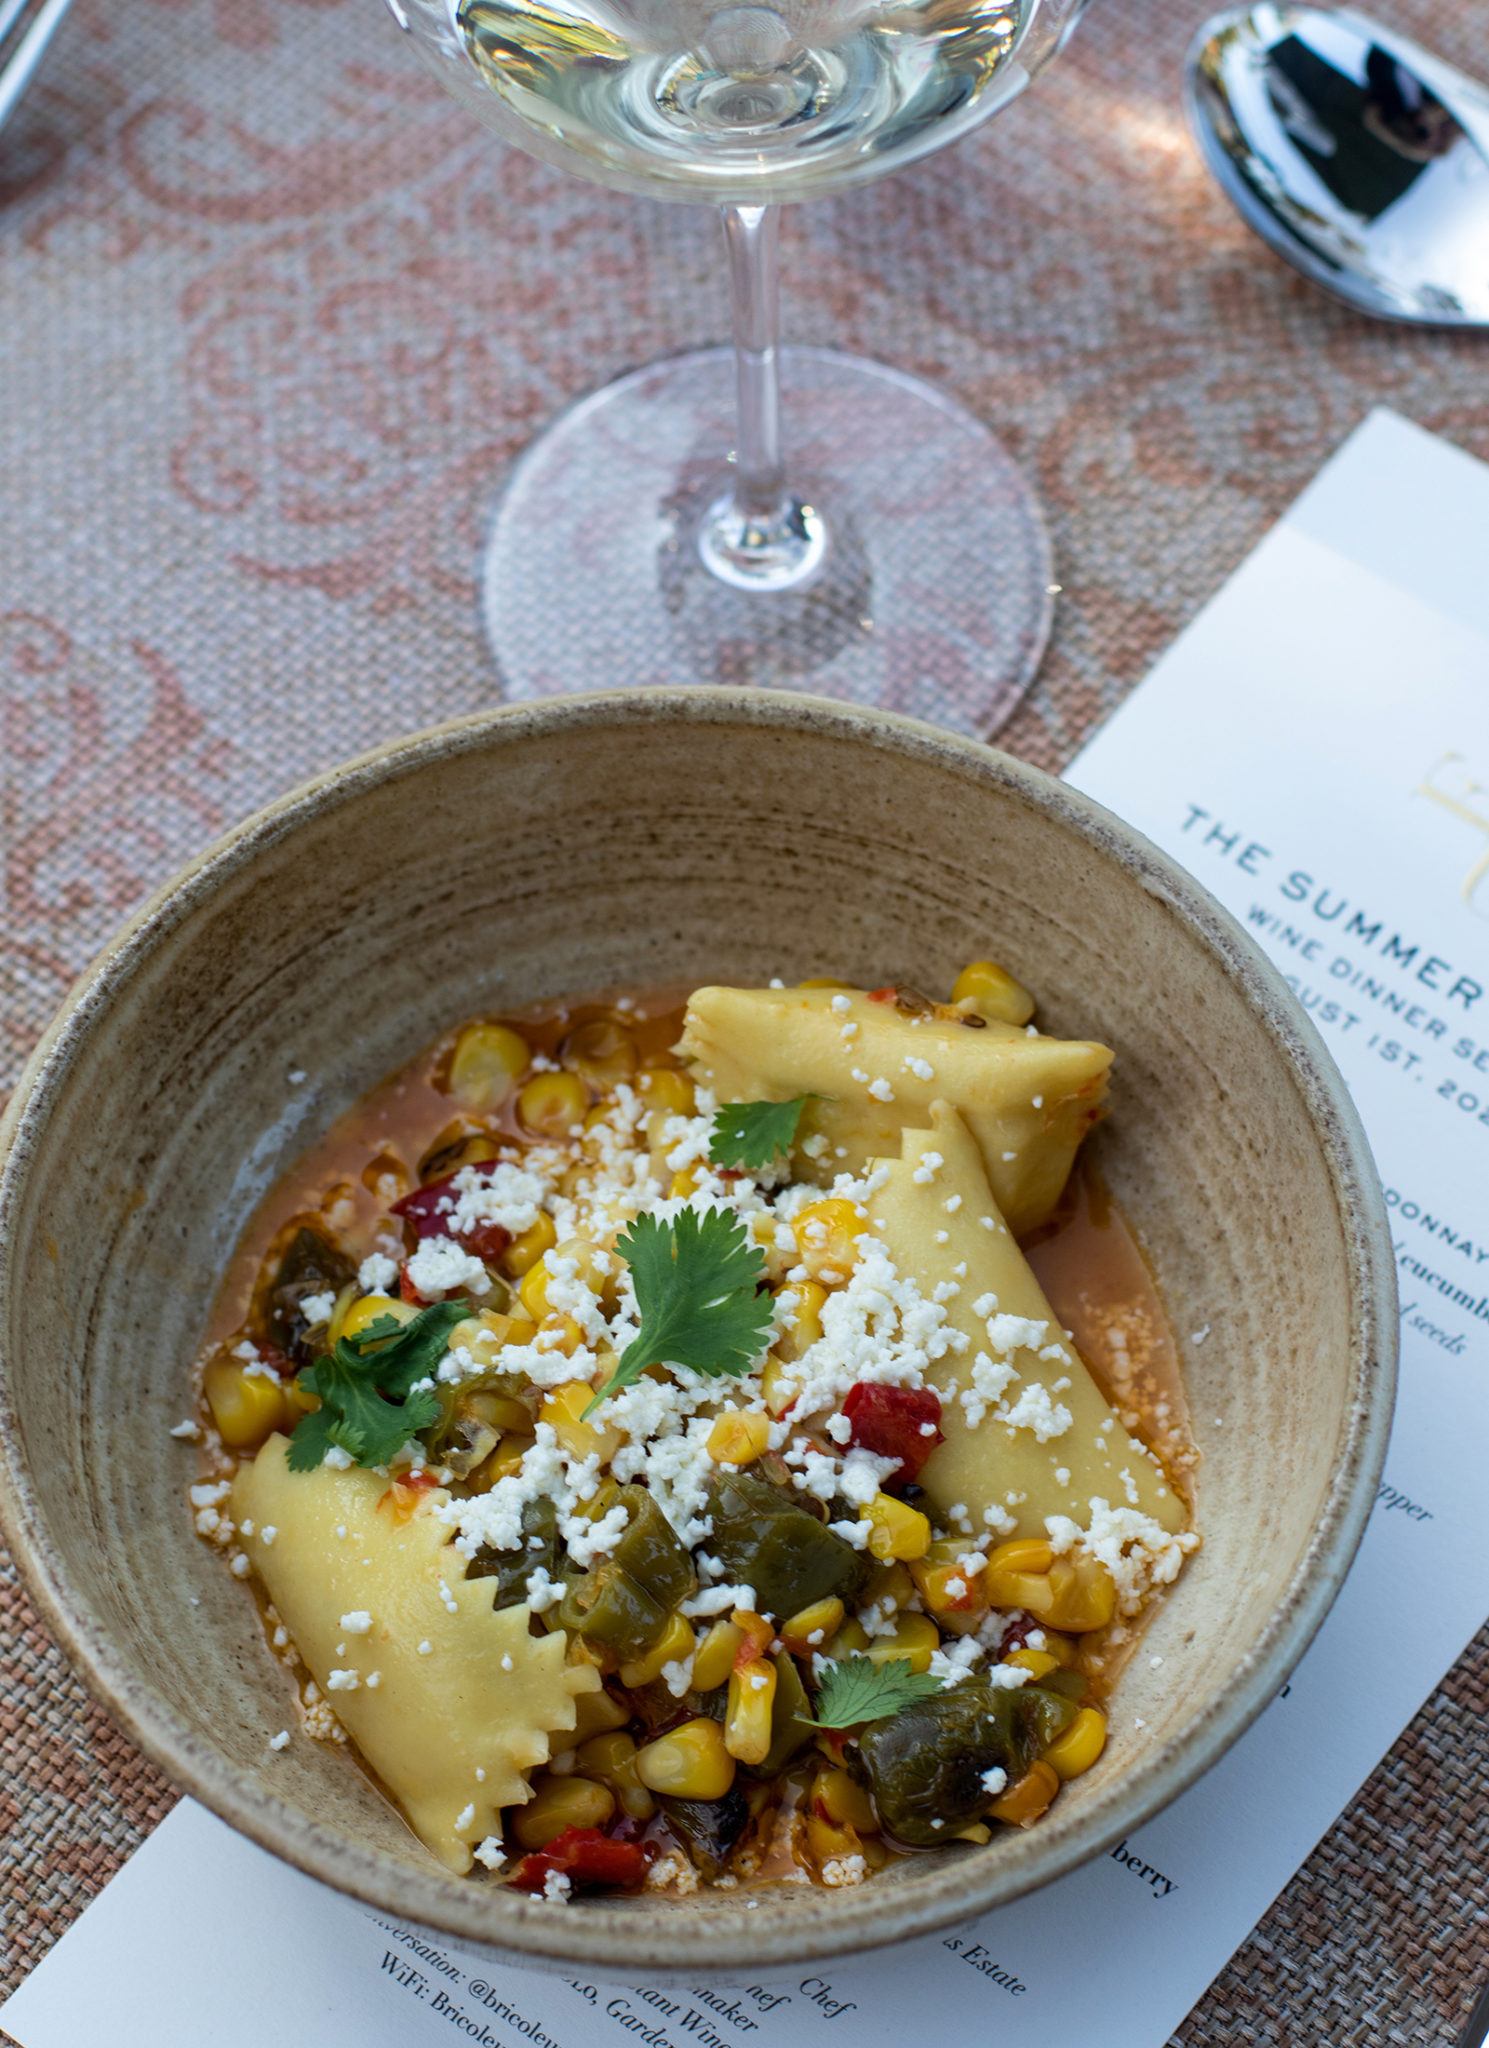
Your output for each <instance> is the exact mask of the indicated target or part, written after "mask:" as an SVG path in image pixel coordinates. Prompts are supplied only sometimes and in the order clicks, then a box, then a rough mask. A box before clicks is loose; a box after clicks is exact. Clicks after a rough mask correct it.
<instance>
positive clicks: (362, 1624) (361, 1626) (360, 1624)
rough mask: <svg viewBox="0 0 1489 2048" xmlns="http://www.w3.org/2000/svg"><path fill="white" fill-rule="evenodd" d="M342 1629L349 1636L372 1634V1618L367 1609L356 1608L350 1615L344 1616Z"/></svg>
mask: <svg viewBox="0 0 1489 2048" xmlns="http://www.w3.org/2000/svg"><path fill="white" fill-rule="evenodd" d="M341 1627H342V1630H343V1631H344V1633H345V1634H347V1635H349V1636H365V1635H367V1634H369V1633H370V1632H371V1629H372V1616H371V1615H370V1614H369V1613H368V1612H367V1610H366V1608H365V1607H358V1608H354V1609H353V1611H352V1612H351V1613H350V1614H343V1615H342V1617H341Z"/></svg>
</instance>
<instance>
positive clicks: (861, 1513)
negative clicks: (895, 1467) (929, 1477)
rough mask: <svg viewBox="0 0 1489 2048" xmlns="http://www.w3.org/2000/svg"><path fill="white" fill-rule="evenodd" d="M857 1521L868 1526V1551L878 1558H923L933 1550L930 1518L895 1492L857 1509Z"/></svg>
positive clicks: (876, 1496)
mask: <svg viewBox="0 0 1489 2048" xmlns="http://www.w3.org/2000/svg"><path fill="white" fill-rule="evenodd" d="M858 1519H859V1521H860V1522H867V1523H868V1525H869V1549H870V1551H871V1552H872V1554H873V1555H874V1556H875V1557H878V1558H886V1559H887V1558H892V1557H898V1558H914V1557H924V1556H925V1554H926V1552H927V1551H928V1550H929V1549H930V1547H931V1525H930V1521H929V1519H928V1517H927V1516H925V1515H923V1514H922V1513H921V1512H920V1510H919V1508H912V1507H908V1506H907V1505H906V1503H905V1502H904V1501H902V1500H896V1499H895V1497H894V1495H893V1494H892V1493H876V1494H875V1495H874V1498H873V1499H872V1500H871V1501H866V1502H865V1503H864V1505H863V1506H862V1507H861V1508H860V1509H859V1510H858Z"/></svg>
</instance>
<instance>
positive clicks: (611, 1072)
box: [558, 1017, 636, 1090]
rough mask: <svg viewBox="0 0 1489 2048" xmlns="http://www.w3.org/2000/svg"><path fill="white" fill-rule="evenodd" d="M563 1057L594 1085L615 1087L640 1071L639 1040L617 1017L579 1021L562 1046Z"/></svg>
mask: <svg viewBox="0 0 1489 2048" xmlns="http://www.w3.org/2000/svg"><path fill="white" fill-rule="evenodd" d="M558 1056H559V1058H560V1059H561V1060H562V1061H563V1063H564V1065H565V1066H566V1067H568V1068H569V1069H570V1070H571V1071H572V1072H574V1073H576V1074H579V1075H582V1077H583V1078H584V1079H585V1080H586V1081H587V1082H588V1083H589V1085H590V1087H591V1088H597V1089H605V1090H608V1089H611V1088H614V1087H616V1086H618V1084H619V1083H620V1082H622V1081H629V1080H630V1078H631V1076H632V1075H633V1074H634V1073H635V1071H636V1041H635V1039H634V1038H632V1036H631V1034H630V1032H629V1031H627V1029H626V1027H625V1026H624V1024H622V1023H620V1022H618V1020H617V1019H616V1018H614V1017H596V1018H595V1019H594V1020H593V1022H592V1023H589V1024H578V1025H576V1026H575V1028H574V1029H573V1030H572V1031H571V1032H570V1033H569V1035H568V1037H567V1038H566V1039H565V1040H564V1042H563V1044H562V1045H561V1046H560V1047H559V1052H558Z"/></svg>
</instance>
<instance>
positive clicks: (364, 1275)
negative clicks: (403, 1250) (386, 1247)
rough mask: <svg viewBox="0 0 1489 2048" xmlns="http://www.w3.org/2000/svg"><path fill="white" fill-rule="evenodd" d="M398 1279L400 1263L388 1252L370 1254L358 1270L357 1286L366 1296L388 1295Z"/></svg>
mask: <svg viewBox="0 0 1489 2048" xmlns="http://www.w3.org/2000/svg"><path fill="white" fill-rule="evenodd" d="M397 1278H398V1261H397V1260H396V1259H390V1258H389V1257H388V1255H387V1253H386V1252H369V1253H368V1255H367V1257H366V1258H365V1259H364V1260H363V1261H362V1263H361V1265H360V1266H358V1268H357V1285H358V1286H359V1287H360V1288H361V1290H362V1292H363V1293H364V1294H386V1293H387V1291H388V1289H389V1288H390V1287H391V1286H392V1285H393V1282H394V1281H395V1280H396V1279H397Z"/></svg>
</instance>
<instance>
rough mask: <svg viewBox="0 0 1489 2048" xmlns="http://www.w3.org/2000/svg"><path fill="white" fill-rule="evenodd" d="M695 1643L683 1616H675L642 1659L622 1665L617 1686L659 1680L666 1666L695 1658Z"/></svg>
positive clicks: (646, 1683) (648, 1683)
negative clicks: (693, 1656)
mask: <svg viewBox="0 0 1489 2048" xmlns="http://www.w3.org/2000/svg"><path fill="white" fill-rule="evenodd" d="M696 1647H697V1646H696V1643H695V1640H694V1636H693V1625H692V1623H691V1622H690V1621H689V1620H688V1619H687V1618H686V1616H685V1615H681V1614H674V1615H673V1616H672V1618H671V1620H670V1621H669V1622H668V1623H667V1626H666V1628H664V1629H663V1631H662V1633H661V1635H660V1636H659V1637H658V1638H657V1640H656V1642H654V1643H653V1644H652V1646H651V1648H650V1649H649V1650H648V1651H647V1652H646V1654H645V1656H643V1657H638V1658H637V1659H636V1661H635V1663H633V1664H622V1665H621V1667H620V1682H621V1684H622V1685H631V1686H636V1685H650V1684H651V1682H652V1680H653V1679H654V1678H660V1677H661V1675H662V1672H663V1670H664V1668H665V1667H666V1666H667V1665H668V1664H682V1663H684V1662H685V1661H686V1660H687V1659H688V1658H689V1657H691V1656H692V1655H693V1654H694V1651H695V1649H696Z"/></svg>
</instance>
